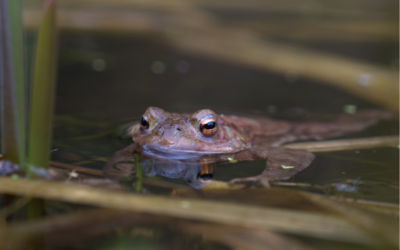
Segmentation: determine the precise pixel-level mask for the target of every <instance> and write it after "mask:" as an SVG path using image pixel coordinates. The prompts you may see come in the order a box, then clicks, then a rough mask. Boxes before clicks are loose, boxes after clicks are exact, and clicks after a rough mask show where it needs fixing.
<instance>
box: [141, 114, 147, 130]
mask: <svg viewBox="0 0 400 250" xmlns="http://www.w3.org/2000/svg"><path fill="white" fill-rule="evenodd" d="M148 128H149V120H148V119H147V118H146V117H144V116H143V117H142V120H141V121H140V130H142V131H144V130H146V129H148Z"/></svg>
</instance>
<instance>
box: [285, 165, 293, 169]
mask: <svg viewBox="0 0 400 250" xmlns="http://www.w3.org/2000/svg"><path fill="white" fill-rule="evenodd" d="M282 168H283V169H290V168H294V166H285V165H282Z"/></svg>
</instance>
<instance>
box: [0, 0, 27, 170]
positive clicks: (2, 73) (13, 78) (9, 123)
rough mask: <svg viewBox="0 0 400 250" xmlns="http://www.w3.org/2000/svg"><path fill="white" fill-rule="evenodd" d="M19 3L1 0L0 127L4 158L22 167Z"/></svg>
mask: <svg viewBox="0 0 400 250" xmlns="http://www.w3.org/2000/svg"><path fill="white" fill-rule="evenodd" d="M21 11H22V6H21V1H19V0H0V16H1V17H2V18H1V20H0V29H1V33H0V47H1V53H0V93H1V95H2V96H0V106H1V109H2V110H1V111H0V113H1V115H2V117H1V121H2V124H0V126H1V128H2V131H1V138H2V141H1V143H2V146H1V148H2V151H3V152H2V153H3V155H4V159H6V160H9V161H11V162H14V163H16V164H18V165H20V166H21V167H22V168H24V167H25V164H24V163H25V158H26V132H25V131H26V103H25V100H26V92H25V67H24V66H25V60H24V59H25V58H24V37H23V25H22V13H21Z"/></svg>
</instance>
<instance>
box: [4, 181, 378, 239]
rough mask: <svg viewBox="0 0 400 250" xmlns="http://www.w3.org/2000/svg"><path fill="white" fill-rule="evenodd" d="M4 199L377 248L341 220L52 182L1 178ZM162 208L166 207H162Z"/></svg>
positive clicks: (319, 215)
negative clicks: (19, 197)
mask: <svg viewBox="0 0 400 250" xmlns="http://www.w3.org/2000/svg"><path fill="white" fill-rule="evenodd" d="M0 184H1V185H0V193H4V194H13V195H32V196H33V197H37V198H44V199H52V200H59V201H66V202H74V203H79V204H87V205H94V206H100V207H104V208H112V209H118V210H123V211H131V212H145V213H150V214H155V215H164V216H172V217H177V218H182V219H194V220H200V221H207V222H215V223H221V224H225V225H231V226H240V227H247V228H254V229H257V228H258V229H267V230H269V229H272V230H278V231H281V232H288V233H294V234H300V235H306V236H311V237H318V238H324V239H332V240H339V241H349V242H358V243H372V242H374V240H373V238H372V237H370V236H368V235H367V234H365V233H364V232H363V231H362V230H359V229H357V228H355V227H354V226H353V225H351V224H349V223H347V222H346V221H342V220H340V219H338V218H335V217H331V216H329V215H324V214H314V213H307V212H296V213H294V212H293V211H287V210H284V209H271V208H261V207H257V206H248V205H242V204H234V203H222V202H211V201H203V200H197V199H178V198H171V197H160V196H147V195H140V194H127V193H120V192H113V191H108V190H104V189H96V188H90V187H83V186H75V185H67V184H61V183H54V182H50V181H31V180H11V179H9V178H4V177H1V178H0ZM160 204H162V205H160Z"/></svg>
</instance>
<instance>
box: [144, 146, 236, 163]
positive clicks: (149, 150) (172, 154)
mask: <svg viewBox="0 0 400 250" xmlns="http://www.w3.org/2000/svg"><path fill="white" fill-rule="evenodd" d="M231 152H232V149H231V148H221V149H215V150H208V151H199V150H190V149H174V148H162V147H159V148H154V147H149V146H147V145H145V146H142V153H143V154H145V155H147V156H150V157H154V158H164V159H176V160H184V159H193V158H198V157H201V156H204V155H214V154H226V153H231Z"/></svg>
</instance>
